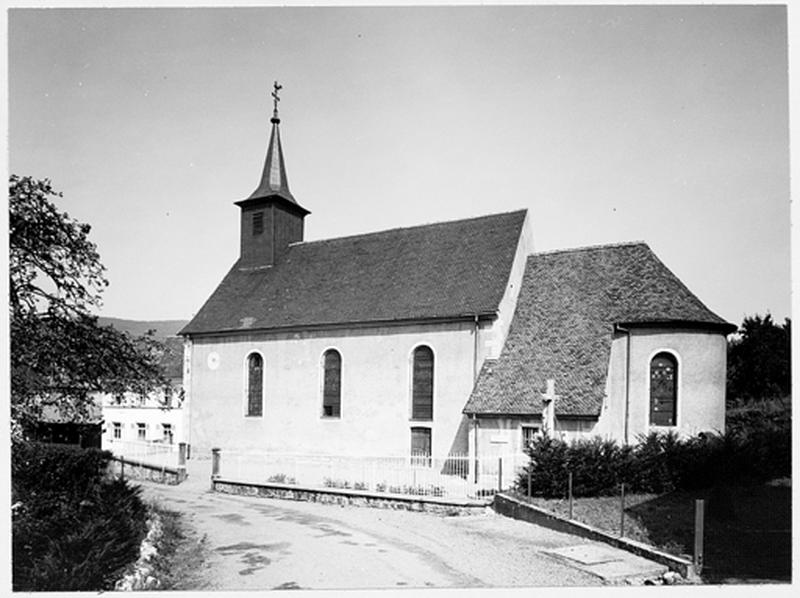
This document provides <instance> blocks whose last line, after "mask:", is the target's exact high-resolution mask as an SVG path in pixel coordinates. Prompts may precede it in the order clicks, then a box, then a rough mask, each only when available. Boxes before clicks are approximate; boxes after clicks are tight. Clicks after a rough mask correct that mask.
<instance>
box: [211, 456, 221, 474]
mask: <svg viewBox="0 0 800 598" xmlns="http://www.w3.org/2000/svg"><path fill="white" fill-rule="evenodd" d="M219 453H220V450H219V449H218V448H213V449H211V479H212V480H213V479H215V478H218V477H219V466H220V454H219Z"/></svg>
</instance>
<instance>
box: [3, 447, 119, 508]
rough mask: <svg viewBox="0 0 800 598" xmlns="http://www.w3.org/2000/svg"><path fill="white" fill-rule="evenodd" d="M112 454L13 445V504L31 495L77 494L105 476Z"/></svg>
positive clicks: (63, 448)
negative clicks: (51, 493)
mask: <svg viewBox="0 0 800 598" xmlns="http://www.w3.org/2000/svg"><path fill="white" fill-rule="evenodd" d="M110 460H111V453H109V452H108V451H101V450H99V449H82V448H80V447H77V446H71V445H64V444H58V445H57V444H43V443H37V442H15V443H14V444H13V445H12V448H11V478H12V480H13V485H12V488H13V491H14V496H15V499H14V500H20V498H16V497H20V496H27V495H29V494H31V493H33V494H38V493H49V492H58V493H64V492H66V493H69V494H80V493H81V492H84V491H86V490H87V489H89V488H91V487H92V486H94V485H95V484H97V483H99V482H100V480H102V479H103V477H104V476H105V474H106V469H107V468H108V463H109V461H110Z"/></svg>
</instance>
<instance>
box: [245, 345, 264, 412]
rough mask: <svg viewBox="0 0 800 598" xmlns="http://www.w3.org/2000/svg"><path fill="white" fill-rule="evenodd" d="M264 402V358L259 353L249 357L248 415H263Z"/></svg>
mask: <svg viewBox="0 0 800 598" xmlns="http://www.w3.org/2000/svg"><path fill="white" fill-rule="evenodd" d="M263 403H264V360H263V359H262V357H261V355H259V354H258V353H253V354H252V355H250V357H248V358H247V415H255V416H258V415H261V414H262V413H263Z"/></svg>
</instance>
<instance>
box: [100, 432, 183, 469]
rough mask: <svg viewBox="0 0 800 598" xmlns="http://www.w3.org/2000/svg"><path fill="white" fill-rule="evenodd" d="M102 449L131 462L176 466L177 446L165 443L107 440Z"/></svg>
mask: <svg viewBox="0 0 800 598" xmlns="http://www.w3.org/2000/svg"><path fill="white" fill-rule="evenodd" d="M103 448H104V449H105V450H108V451H111V453H113V454H114V456H116V457H124V458H126V459H129V460H131V461H141V462H142V463H148V464H151V465H164V466H167V467H176V466H177V465H178V452H179V451H178V445H177V444H169V443H166V442H153V441H136V440H119V439H113V438H112V439H109V440H108V441H107V442H104V446H103Z"/></svg>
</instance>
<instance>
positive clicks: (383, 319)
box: [180, 210, 526, 335]
mask: <svg viewBox="0 0 800 598" xmlns="http://www.w3.org/2000/svg"><path fill="white" fill-rule="evenodd" d="M525 216H526V211H525V210H521V211H517V212H508V213H504V214H494V215H490V216H483V217H479V218H470V219H466V220H457V221H452V222H442V223H437V224H428V225H424V226H415V227H410V228H399V229H393V230H388V231H383V232H378V233H371V234H364V235H357V236H352V237H342V238H338V239H329V240H323V241H313V242H303V243H296V244H293V245H290V246H289V248H288V250H287V251H286V254H285V255H284V257H283V258H282V259H281V260H280V261H279V262H278V263H276V264H275V265H274V266H272V267H268V268H259V269H243V268H240V266H239V262H237V263H236V264H234V266H233V268H231V270H230V271H229V272H228V274H227V275H226V276H225V278H224V279H223V280H222V282H221V283H220V285H219V286H218V287H217V289H216V290H215V291H214V293H213V294H212V295H211V297H210V298H209V299H208V301H206V303H205V304H204V305H203V307H202V308H201V309H200V311H199V312H198V314H197V315H196V316H195V317H194V319H193V320H192V321H191V322H189V324H188V325H187V326H186V327H185V328H184V329H183V330H182V331H181V332H180V334H184V335H196V334H205V333H219V332H233V331H241V330H271V329H282V328H295V327H309V326H336V325H345V324H352V323H376V324H377V323H387V322H396V321H413V320H429V319H444V318H453V317H464V316H469V315H474V314H478V315H489V314H495V313H496V311H497V308H498V305H499V303H500V300H501V299H502V297H503V294H504V292H505V289H506V285H507V283H508V278H509V275H510V272H511V265H512V262H513V260H514V255H515V253H516V251H517V246H518V243H519V239H520V235H521V231H522V226H523V223H524V221H525Z"/></svg>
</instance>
